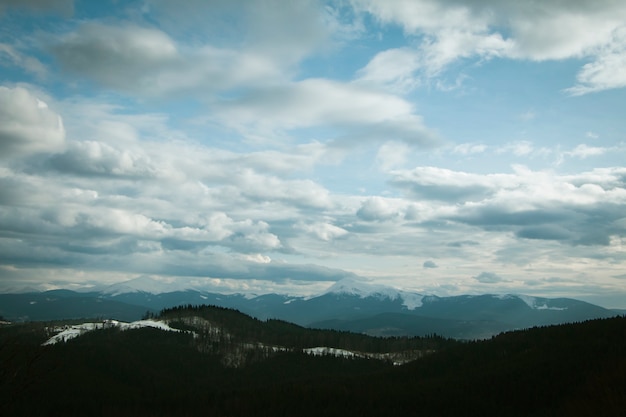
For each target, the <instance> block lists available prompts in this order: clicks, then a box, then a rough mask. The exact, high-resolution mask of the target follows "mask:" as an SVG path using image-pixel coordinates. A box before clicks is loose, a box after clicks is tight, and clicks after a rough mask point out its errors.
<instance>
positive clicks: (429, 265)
mask: <svg viewBox="0 0 626 417" xmlns="http://www.w3.org/2000/svg"><path fill="white" fill-rule="evenodd" d="M423 266H424V268H438V267H439V266H438V265H437V264H436V263H435V262H434V261H425V262H424V265H423Z"/></svg>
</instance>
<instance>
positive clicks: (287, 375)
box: [0, 307, 626, 416]
mask: <svg viewBox="0 0 626 417" xmlns="http://www.w3.org/2000/svg"><path fill="white" fill-rule="evenodd" d="M150 320H154V321H155V322H157V321H158V322H164V323H168V325H169V326H171V328H178V329H179V330H182V331H164V330H163V329H159V328H151V327H141V328H134V329H127V330H122V329H120V328H118V327H109V328H104V329H100V330H94V331H88V332H85V333H84V334H82V335H80V336H79V337H76V338H74V339H72V340H69V341H67V342H65V343H56V344H53V345H49V346H42V344H43V343H45V341H46V340H48V339H49V338H50V337H51V336H52V335H53V333H55V332H56V331H58V330H55V331H52V330H51V328H52V327H55V326H56V327H57V328H58V326H59V325H61V324H62V323H29V324H21V325H8V326H6V325H5V326H3V327H2V328H0V341H1V342H2V344H1V346H2V349H1V350H0V359H1V360H2V364H3V366H2V375H1V376H2V378H1V379H0V380H1V381H2V383H1V384H2V385H1V386H0V393H1V395H2V398H0V400H1V401H0V404H2V406H1V407H3V408H2V409H0V414H1V415H11V416H27V415H59V416H61V415H63V416H74V415H103V416H109V415H110V416H126V415H152V416H167V415H177V416H179V415H180V416H213V415H216V416H217V415H229V416H249V415H268V416H270V415H271V416H275V415H299V416H309V415H311V416H319V415H331V416H339V415H341V416H352V415H355V416H356V415H358V416H378V415H409V416H410V415H420V416H421V415H437V416H458V415H463V416H488V415H494V416H495V415H497V416H531V415H532V416H553V415H554V416H561V415H568V416H587V415H589V416H591V415H593V416H615V415H620V413H621V412H622V411H623V410H624V409H626V318H624V317H616V318H611V319H603V320H592V321H586V322H582V323H575V324H567V325H559V326H548V327H537V328H532V329H527V330H523V331H515V332H508V333H503V334H501V335H498V336H496V337H494V338H491V339H489V340H483V341H476V342H456V341H452V340H446V339H442V338H440V337H434V338H397V337H394V338H374V337H369V336H365V335H362V334H352V333H347V332H337V331H324V330H311V329H306V328H302V327H300V326H296V325H293V324H290V323H287V322H282V321H278V320H269V321H261V320H258V319H254V318H252V317H249V316H246V315H244V314H241V313H239V312H237V311H235V310H231V309H224V308H215V307H191V308H189V307H185V308H178V309H171V310H166V311H164V312H162V314H160V315H158V316H155V317H153V318H151V319H150ZM69 324H70V323H65V325H69ZM314 347H317V348H321V347H325V348H331V347H332V348H335V350H331V349H326V350H322V349H317V350H311V349H308V348H314ZM346 351H351V352H369V353H374V352H379V353H390V352H407V351H413V352H423V353H424V354H422V355H416V356H415V357H414V358H413V359H414V360H412V361H410V362H408V363H406V364H404V365H401V366H394V365H393V364H392V363H393V361H391V360H386V359H384V358H382V359H381V358H380V357H379V358H375V357H369V358H367V357H359V356H355V355H353V356H348V355H344V354H341V352H346ZM315 352H317V353H320V352H326V353H327V354H325V355H321V356H319V355H318V356H316V355H314V354H313V353H315ZM338 353H339V355H338ZM426 353H427V354H426ZM237 358H239V359H237ZM233 359H237V360H233ZM241 359H243V360H241ZM35 398H36V399H37V401H33V399H35Z"/></svg>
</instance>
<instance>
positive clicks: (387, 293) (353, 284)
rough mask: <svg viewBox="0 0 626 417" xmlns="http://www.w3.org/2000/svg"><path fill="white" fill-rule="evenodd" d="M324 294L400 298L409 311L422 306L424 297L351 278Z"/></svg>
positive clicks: (333, 286) (331, 287)
mask: <svg viewBox="0 0 626 417" xmlns="http://www.w3.org/2000/svg"><path fill="white" fill-rule="evenodd" d="M323 294H344V295H354V296H358V297H360V298H368V297H373V298H378V299H389V300H396V299H398V298H400V299H401V300H402V305H404V306H405V307H406V308H407V309H409V310H414V309H416V308H418V307H421V306H422V299H423V298H424V296H423V295H422V294H418V293H412V292H407V291H402V290H398V289H396V288H393V287H389V286H386V285H380V284H371V283H368V282H363V281H357V280H354V279H351V278H346V279H342V280H340V281H337V282H336V283H335V284H333V285H332V286H330V288H328V289H327V290H326V291H325V292H324V293H323Z"/></svg>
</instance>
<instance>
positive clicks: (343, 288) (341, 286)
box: [324, 278, 399, 299]
mask: <svg viewBox="0 0 626 417" xmlns="http://www.w3.org/2000/svg"><path fill="white" fill-rule="evenodd" d="M324 294H348V295H358V296H359V297H361V298H365V297H370V296H372V295H379V294H380V295H385V296H388V297H389V298H392V299H393V298H396V297H398V295H399V291H398V290H396V289H395V288H392V287H388V286H385V285H380V284H371V283H369V282H363V281H359V280H356V279H353V278H344V279H342V280H340V281H337V282H335V283H334V284H333V285H331V286H330V287H329V288H328V289H327V290H326V291H325V292H324Z"/></svg>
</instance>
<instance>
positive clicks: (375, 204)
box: [356, 196, 400, 221]
mask: <svg viewBox="0 0 626 417" xmlns="http://www.w3.org/2000/svg"><path fill="white" fill-rule="evenodd" d="M397 203H398V202H397V201H393V200H390V199H385V198H382V197H378V196H376V197H369V198H368V199H366V200H364V201H363V202H362V204H361V207H360V208H359V209H358V211H357V212H356V215H357V217H359V218H360V219H362V220H365V221H385V220H391V219H393V218H395V217H398V216H399V215H400V210H399V207H398V204H397Z"/></svg>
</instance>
